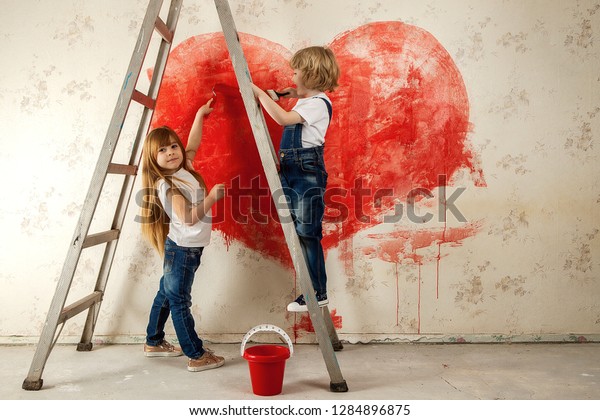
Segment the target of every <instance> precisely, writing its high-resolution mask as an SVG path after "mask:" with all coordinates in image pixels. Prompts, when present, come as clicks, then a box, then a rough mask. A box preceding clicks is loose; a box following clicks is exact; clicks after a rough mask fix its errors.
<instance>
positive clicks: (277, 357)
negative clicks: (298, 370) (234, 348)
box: [242, 344, 291, 363]
mask: <svg viewBox="0 0 600 420" xmlns="http://www.w3.org/2000/svg"><path fill="white" fill-rule="evenodd" d="M259 348H260V349H267V348H269V349H274V350H276V352H274V353H273V354H252V349H259ZM242 357H243V358H244V359H246V360H247V361H249V362H255V363H277V362H285V361H286V360H287V359H289V358H290V357H291V352H290V349H289V348H288V347H286V346H281V345H278V344H258V345H255V346H252V347H248V348H247V349H245V350H244V354H243V355H242Z"/></svg>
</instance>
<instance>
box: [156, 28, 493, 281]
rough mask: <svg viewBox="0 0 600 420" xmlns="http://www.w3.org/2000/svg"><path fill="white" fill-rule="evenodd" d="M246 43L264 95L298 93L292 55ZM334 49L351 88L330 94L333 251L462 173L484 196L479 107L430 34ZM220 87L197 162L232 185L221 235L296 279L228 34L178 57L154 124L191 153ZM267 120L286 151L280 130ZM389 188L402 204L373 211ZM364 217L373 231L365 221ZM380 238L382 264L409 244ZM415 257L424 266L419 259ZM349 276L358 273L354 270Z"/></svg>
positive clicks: (366, 31) (366, 34)
mask: <svg viewBox="0 0 600 420" xmlns="http://www.w3.org/2000/svg"><path fill="white" fill-rule="evenodd" d="M239 36H240V40H241V43H242V47H243V49H244V53H245V56H246V59H247V61H248V64H249V67H250V72H251V74H252V79H253V81H254V83H256V84H257V85H258V86H260V87H263V88H265V89H267V88H283V87H286V86H289V85H291V76H292V71H291V69H290V68H289V65H288V59H289V57H290V56H291V53H290V52H289V51H288V50H287V49H285V48H284V47H282V46H281V45H278V44H275V43H273V42H271V41H268V40H265V39H262V38H259V37H255V36H252V35H248V34H243V33H240V34H239ZM330 47H331V49H332V50H333V51H334V52H335V54H336V56H337V58H338V61H339V64H340V67H341V69H342V77H341V79H340V87H339V88H338V89H337V90H336V92H334V93H333V94H331V98H332V100H333V103H334V117H333V119H332V122H331V126H330V129H329V132H328V136H327V141H326V155H325V158H326V165H327V167H328V171H329V184H328V191H327V197H326V198H327V202H328V208H327V211H326V219H325V223H324V229H325V232H324V238H323V246H324V248H325V249H326V250H328V249H331V248H333V247H336V246H338V245H339V244H340V243H341V242H343V241H345V240H351V238H352V237H353V236H354V235H355V234H356V233H357V232H359V231H361V230H364V229H368V228H371V227H373V226H375V225H377V224H379V223H381V220H382V217H383V215H384V214H390V213H391V211H390V210H393V208H394V205H395V204H396V203H397V202H398V201H400V200H402V199H404V198H405V197H406V195H407V194H408V192H409V191H410V190H411V189H413V188H417V187H419V188H427V189H430V190H433V189H434V188H435V187H437V186H439V185H445V184H446V181H445V180H446V179H451V177H452V175H453V174H455V173H456V172H457V171H459V170H466V171H468V172H469V173H471V175H472V177H473V179H474V182H475V184H476V185H479V186H484V185H485V182H484V180H483V174H482V171H481V170H480V169H478V168H476V167H475V164H474V161H475V160H476V159H475V158H474V154H473V152H472V151H471V150H470V149H469V147H467V145H466V144H465V140H466V135H467V131H468V128H469V122H468V118H469V104H468V97H467V93H466V89H465V86H464V83H463V81H462V78H461V75H460V72H459V71H458V69H457V67H456V66H455V64H454V62H453V60H452V58H451V57H450V55H449V54H448V52H447V51H446V50H445V49H444V48H443V47H442V46H441V45H440V44H439V42H438V41H437V40H436V39H435V38H434V37H433V36H432V35H431V34H429V33H428V32H426V31H424V30H422V29H420V28H417V27H415V26H411V25H407V24H404V23H402V22H380V23H372V24H368V25H365V26H361V27H359V28H357V29H355V30H352V31H348V32H346V33H343V34H341V35H340V36H338V37H337V38H336V39H335V40H334V41H333V42H332V43H331V44H330ZM213 88H214V89H215V91H216V93H217V99H216V101H215V111H214V112H213V113H212V114H211V115H210V116H209V117H208V118H207V119H206V121H205V124H204V135H203V141H202V145H201V147H200V151H199V154H198V157H197V158H196V161H195V162H194V165H195V167H196V168H197V169H198V170H199V171H200V172H201V173H202V174H203V176H204V178H205V179H206V181H207V184H208V185H209V186H211V185H213V184H215V183H217V182H223V183H225V184H226V185H227V186H228V196H227V197H226V198H225V200H223V201H222V202H220V203H219V205H218V207H217V209H216V214H215V222H214V224H213V227H214V228H215V229H216V230H219V231H221V232H222V233H223V235H224V237H225V238H226V240H227V241H228V243H229V242H231V241H232V240H237V241H240V242H241V243H243V244H244V245H245V246H247V247H249V248H251V249H254V250H256V251H257V252H260V253H262V254H263V255H265V256H269V257H272V258H274V259H276V260H278V261H280V262H281V263H282V264H283V265H285V266H287V267H289V268H292V264H291V259H290V257H289V255H288V250H287V247H286V244H285V240H284V237H283V233H282V230H281V226H280V225H279V221H278V217H277V215H276V212H275V210H274V205H273V203H272V200H271V198H270V197H269V195H268V194H265V191H267V189H268V184H267V182H266V179H265V176H264V172H263V169H262V165H261V162H260V159H259V156H258V152H257V150H256V145H255V141H254V138H253V135H252V131H251V128H250V124H249V122H248V118H247V114H246V111H245V108H244V106H243V102H242V100H241V96H240V95H239V92H238V91H239V88H238V86H237V81H236V79H235V75H234V72H233V68H232V65H231V61H230V58H229V54H228V51H227V48H226V45H225V41H224V39H223V36H222V34H221V33H214V34H206V35H199V36H196V37H193V38H190V39H188V40H186V41H184V42H183V43H182V44H180V45H179V46H177V47H176V48H175V49H174V50H173V51H172V52H171V54H170V56H169V63H168V66H167V70H166V73H165V77H164V80H163V84H162V86H161V93H160V96H159V98H158V103H157V109H156V111H155V114H154V119H153V123H152V125H153V126H158V125H169V126H171V127H172V128H174V129H175V130H176V131H177V132H178V133H179V134H180V135H181V137H182V139H183V140H184V142H185V141H186V139H187V135H188V133H189V130H190V127H191V124H192V121H193V118H194V115H195V112H196V110H197V108H198V107H199V106H200V105H202V104H203V103H204V102H206V100H208V99H209V98H210V96H211V91H212V89H213ZM281 103H282V106H284V107H285V108H288V109H289V108H291V106H292V105H293V102H292V101H290V100H285V99H284V100H283V101H282V102H281ZM265 120H266V121H267V125H268V129H269V132H270V134H271V138H272V140H273V143H274V148H275V149H276V150H277V149H278V142H279V138H280V135H281V127H279V126H277V125H276V124H275V123H273V121H272V120H271V119H270V118H268V117H267V118H266V119H265ZM440 175H444V177H442V178H440V177H439V176H440ZM441 179H442V180H443V181H440V180H441ZM357 180H360V181H361V182H362V187H363V188H365V189H368V190H369V191H370V192H369V193H368V195H367V196H366V197H364V200H363V202H357V200H356V196H355V195H353V194H352V193H351V190H352V189H353V188H354V187H355V182H356V181H357ZM240 188H241V189H244V190H245V194H241V192H240ZM382 188H385V189H390V190H392V191H393V193H392V197H383V199H381V200H379V201H378V205H376V206H375V205H373V198H374V195H375V191H376V190H378V189H382ZM340 189H341V190H340ZM340 191H346V196H345V197H344V196H342V195H340V193H339V192H340ZM340 209H341V210H342V212H341V214H340ZM344 212H345V213H344ZM361 212H363V213H364V215H365V216H366V217H367V219H366V220H362V219H361V220H359V217H358V216H360V215H361ZM338 216H342V217H338ZM245 218H247V219H248V220H244V219H245ZM336 219H339V220H336ZM465 229H466V230H468V228H465ZM415 232H417V233H414V234H413V236H412V237H411V240H412V242H413V245H417V246H421V245H422V246H426V243H427V241H433V240H434V239H435V240H441V239H443V240H446V239H444V238H443V237H442V236H441V234H440V237H436V238H434V239H432V238H431V232H430V231H422V233H420V234H419V233H418V232H421V231H415ZM472 233H473V234H474V232H472ZM371 237H372V236H371ZM372 239H376V240H377V241H378V242H381V243H380V244H379V245H378V247H379V249H381V250H386V249H387V250H388V251H386V252H377V253H376V255H381V256H382V257H383V258H384V259H385V258H388V257H386V255H392V254H394V249H403V247H404V245H405V244H404V240H405V239H406V238H405V237H404V236H402V234H399V233H396V234H394V233H392V234H385V235H382V236H379V237H372ZM415 241H416V242H415ZM347 248H351V247H347ZM351 254H352V251H350V252H348V249H346V251H344V252H343V258H344V261H346V262H348V261H350V262H351V261H352V255H351ZM396 255H398V253H396ZM412 257H413V258H414V260H415V261H417V259H418V256H417V255H416V254H414V255H413V256H412ZM346 270H347V271H348V270H352V267H351V264H350V263H348V264H346Z"/></svg>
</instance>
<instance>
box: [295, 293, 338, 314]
mask: <svg viewBox="0 0 600 420" xmlns="http://www.w3.org/2000/svg"><path fill="white" fill-rule="evenodd" d="M317 303H318V304H319V308H320V307H322V306H326V305H328V304H329V299H327V293H323V294H322V295H320V294H318V293H317ZM287 310H288V311H290V312H308V307H307V306H306V301H305V300H304V295H300V296H298V297H297V298H296V300H295V301H293V302H292V303H290V304H289V305H288V306H287Z"/></svg>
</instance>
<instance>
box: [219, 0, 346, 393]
mask: <svg viewBox="0 0 600 420" xmlns="http://www.w3.org/2000/svg"><path fill="white" fill-rule="evenodd" d="M215 5H216V7H217V12H218V15H219V19H220V21H221V26H222V28H223V33H224V35H225V41H226V44H227V48H228V49H229V54H230V56H231V61H232V64H233V67H234V71H235V75H236V78H237V81H238V85H239V87H240V92H241V95H242V100H243V102H244V105H245V108H246V112H247V113H248V117H249V120H250V125H251V127H252V132H253V134H254V138H255V140H256V146H257V148H258V152H259V155H260V158H261V161H262V165H263V168H264V171H265V175H266V177H267V182H268V184H269V188H270V189H271V193H272V194H273V193H274V192H276V191H282V186H281V181H280V179H279V175H278V173H277V167H276V161H275V159H276V157H275V153H274V149H273V143H272V141H271V137H270V135H269V132H268V130H267V126H266V124H265V120H264V114H263V113H262V111H261V109H260V107H259V106H258V104H257V101H256V99H255V97H254V93H253V92H252V87H251V85H250V83H251V82H252V79H251V76H250V71H249V69H248V63H247V61H246V58H245V56H244V53H243V51H242V47H241V44H240V41H239V36H238V33H237V30H236V27H235V22H234V21H233V15H232V13H231V9H230V7H229V2H228V1H227V0H215ZM274 196H275V194H273V197H274ZM277 204H278V203H276V208H277V213H278V215H279V218H280V220H281V221H282V223H281V227H282V229H283V233H284V236H285V239H286V243H287V246H288V248H289V251H290V254H291V257H292V262H293V265H294V269H295V270H296V273H297V277H298V279H299V281H300V287H301V290H302V292H303V293H304V299H305V300H306V304H307V307H308V312H309V315H310V319H311V320H312V323H313V327H314V329H315V333H316V335H317V340H318V343H319V347H320V349H321V353H322V354H323V359H324V361H325V364H326V366H327V370H328V372H329V377H330V379H331V383H330V389H331V390H332V391H334V392H345V391H347V390H348V387H347V385H346V381H345V380H344V378H343V376H342V372H341V370H340V367H339V364H338V362H337V358H336V356H335V353H334V349H333V345H332V340H331V338H330V335H329V331H328V326H327V325H326V324H325V320H324V318H323V312H322V311H321V308H319V306H318V303H317V298H316V296H315V293H314V289H313V287H312V283H311V280H310V276H309V272H308V267H307V265H306V261H305V259H304V256H303V253H302V248H301V245H300V241H299V239H298V235H297V233H296V229H295V227H294V225H293V224H292V223H289V222H288V223H286V222H285V221H289V220H291V217H290V215H291V213H290V210H289V207H288V206H287V204H286V205H283V206H282V205H277ZM327 313H328V314H329V312H328V311H327ZM329 321H330V322H331V319H330V320H329ZM331 327H333V324H331Z"/></svg>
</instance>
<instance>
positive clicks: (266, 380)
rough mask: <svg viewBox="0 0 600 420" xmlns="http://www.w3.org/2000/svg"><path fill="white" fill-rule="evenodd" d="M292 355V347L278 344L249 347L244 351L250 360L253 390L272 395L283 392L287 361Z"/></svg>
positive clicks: (260, 393) (245, 356)
mask: <svg viewBox="0 0 600 420" xmlns="http://www.w3.org/2000/svg"><path fill="white" fill-rule="evenodd" d="M289 357H290V349H289V348H287V347H284V346H277V345H266V346H263V345H260V346H254V347H249V348H247V349H246V350H245V351H244V359H246V360H247V361H248V367H249V369H250V381H251V382H252V392H254V393H255V394H256V395H262V396H270V395H278V394H281V390H282V388H283V374H284V371H285V361H286V360H287V359H288V358H289Z"/></svg>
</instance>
